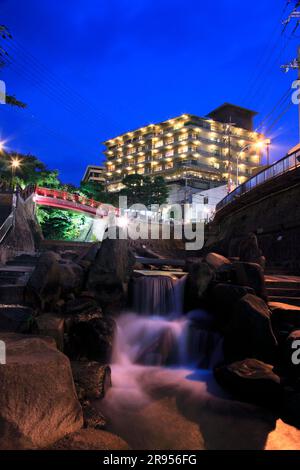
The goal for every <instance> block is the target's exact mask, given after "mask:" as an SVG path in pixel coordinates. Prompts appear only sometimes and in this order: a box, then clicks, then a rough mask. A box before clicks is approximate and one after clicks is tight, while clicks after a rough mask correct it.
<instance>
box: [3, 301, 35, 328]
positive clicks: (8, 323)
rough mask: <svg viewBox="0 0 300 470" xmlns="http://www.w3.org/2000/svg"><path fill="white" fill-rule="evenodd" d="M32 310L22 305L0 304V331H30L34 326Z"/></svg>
mask: <svg viewBox="0 0 300 470" xmlns="http://www.w3.org/2000/svg"><path fill="white" fill-rule="evenodd" d="M34 321H35V320H34V317H33V311H32V310H31V308H29V307H24V306H22V305H3V304H2V305H0V331H11V332H19V333H30V332H31V329H32V328H33V326H34Z"/></svg>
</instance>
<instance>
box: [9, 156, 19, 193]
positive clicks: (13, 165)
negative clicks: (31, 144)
mask: <svg viewBox="0 0 300 470" xmlns="http://www.w3.org/2000/svg"><path fill="white" fill-rule="evenodd" d="M20 165H21V162H20V160H19V159H18V158H13V159H12V160H11V185H12V188H14V177H15V174H16V169H17V168H19V167H20Z"/></svg>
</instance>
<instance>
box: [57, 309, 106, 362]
mask: <svg viewBox="0 0 300 470" xmlns="http://www.w3.org/2000/svg"><path fill="white" fill-rule="evenodd" d="M67 325H68V344H67V345H66V346H65V352H66V354H67V355H68V356H69V357H70V358H71V359H73V360H78V359H81V358H86V359H88V360H92V361H97V362H100V363H101V364H107V363H109V362H110V358H111V353H112V346H113V338H114V329H115V322H114V320H113V319H112V318H111V317H110V316H108V315H107V316H103V315H102V313H101V310H100V311H99V310H98V311H95V312H93V313H90V314H87V315H86V314H80V315H76V316H74V318H73V319H70V318H69V319H68V321H67Z"/></svg>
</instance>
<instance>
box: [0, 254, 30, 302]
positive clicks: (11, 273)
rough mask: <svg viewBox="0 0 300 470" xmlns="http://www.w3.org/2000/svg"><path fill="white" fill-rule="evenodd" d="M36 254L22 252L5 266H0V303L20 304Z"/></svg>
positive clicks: (22, 300)
mask: <svg viewBox="0 0 300 470" xmlns="http://www.w3.org/2000/svg"><path fill="white" fill-rule="evenodd" d="M37 260H38V255H28V254H25V253H22V254H20V255H18V256H16V258H14V259H13V260H11V261H8V262H7V264H6V265H5V266H0V304H2V305H22V304H23V303H24V291H25V286H26V284H27V282H28V279H29V277H30V275H31V273H32V271H33V270H34V268H35V265H36V263H37Z"/></svg>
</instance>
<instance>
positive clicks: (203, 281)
mask: <svg viewBox="0 0 300 470" xmlns="http://www.w3.org/2000/svg"><path fill="white" fill-rule="evenodd" d="M186 269H187V270H188V276H187V279H186V283H185V291H184V309H185V311H187V312H188V311H190V310H194V309H197V308H199V306H200V305H201V304H202V303H203V301H204V302H205V301H206V294H207V292H208V288H209V286H210V284H211V282H212V281H213V279H214V278H215V270H214V269H213V268H211V267H210V266H209V265H208V264H207V263H206V262H194V263H188V264H187V266H186Z"/></svg>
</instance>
